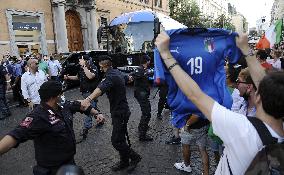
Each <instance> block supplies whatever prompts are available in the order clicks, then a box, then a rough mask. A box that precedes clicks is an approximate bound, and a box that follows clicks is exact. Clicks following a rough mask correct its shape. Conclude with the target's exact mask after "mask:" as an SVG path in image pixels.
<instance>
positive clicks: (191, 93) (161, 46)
mask: <svg viewBox="0 0 284 175" xmlns="http://www.w3.org/2000/svg"><path fill="white" fill-rule="evenodd" d="M169 43H170V37H169V36H168V35H167V34H166V33H165V32H162V33H161V34H159V36H158V37H157V38H156V42H155V45H156V46H157V48H158V50H159V51H160V55H161V57H162V59H163V61H164V63H165V65H166V66H167V68H168V69H169V71H170V73H171V75H172V76H173V78H174V79H175V81H176V83H177V85H178V87H179V88H180V89H181V90H182V92H183V93H184V94H185V95H186V96H187V98H188V99H189V100H191V101H192V103H194V104H195V105H196V106H197V108H198V109H199V110H200V111H201V112H202V113H203V114H204V115H205V116H206V117H207V118H208V120H210V121H211V113H212V108H213V105H214V100H213V99H212V98H211V97H209V96H208V95H206V94H205V93H204V92H202V90H201V89H200V87H199V86H198V84H197V83H196V82H195V81H194V80H193V79H192V78H191V77H190V76H189V75H188V74H187V73H186V72H185V71H184V70H183V69H182V68H181V67H180V66H179V65H178V64H177V61H176V59H175V58H174V57H173V56H172V54H171V53H170V51H169Z"/></svg>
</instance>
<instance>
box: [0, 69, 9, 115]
mask: <svg viewBox="0 0 284 175" xmlns="http://www.w3.org/2000/svg"><path fill="white" fill-rule="evenodd" d="M7 74H8V72H7V69H6V67H5V66H3V65H0V109H1V113H0V119H4V118H6V117H8V116H10V115H11V112H10V110H9V107H8V104H7V101H6V78H5V76H6V75H7Z"/></svg>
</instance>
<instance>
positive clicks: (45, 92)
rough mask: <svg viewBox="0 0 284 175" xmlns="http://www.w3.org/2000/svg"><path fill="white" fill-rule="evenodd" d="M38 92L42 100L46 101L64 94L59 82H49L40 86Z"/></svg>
mask: <svg viewBox="0 0 284 175" xmlns="http://www.w3.org/2000/svg"><path fill="white" fill-rule="evenodd" d="M38 92H39V96H40V99H41V100H42V101H45V100H48V99H50V98H51V97H56V96H58V95H60V94H61V93H62V84H61V83H60V82H58V81H47V82H44V83H43V84H42V85H41V86H40V88H39V90H38Z"/></svg>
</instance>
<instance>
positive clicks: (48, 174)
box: [33, 158, 76, 175]
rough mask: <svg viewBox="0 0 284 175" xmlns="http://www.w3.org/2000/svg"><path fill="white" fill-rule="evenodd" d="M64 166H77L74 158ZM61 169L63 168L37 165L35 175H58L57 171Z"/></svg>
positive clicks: (34, 170) (34, 169) (34, 168)
mask: <svg viewBox="0 0 284 175" xmlns="http://www.w3.org/2000/svg"><path fill="white" fill-rule="evenodd" d="M64 165H76V163H75V161H74V158H73V159H71V160H69V161H66V162H65V163H63V164H62V166H64ZM60 168H61V166H55V167H44V166H40V165H36V166H34V167H33V174H34V175H56V173H57V171H58V170H59V169H60Z"/></svg>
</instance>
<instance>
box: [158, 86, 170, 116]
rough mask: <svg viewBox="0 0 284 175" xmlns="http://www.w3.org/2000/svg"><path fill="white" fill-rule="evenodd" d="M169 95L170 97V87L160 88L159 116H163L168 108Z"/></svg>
mask: <svg viewBox="0 0 284 175" xmlns="http://www.w3.org/2000/svg"><path fill="white" fill-rule="evenodd" d="M167 95H168V86H167V85H162V86H160V87H159V97H160V98H159V103H158V114H160V115H161V114H162V112H163V109H164V108H165V106H167Z"/></svg>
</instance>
